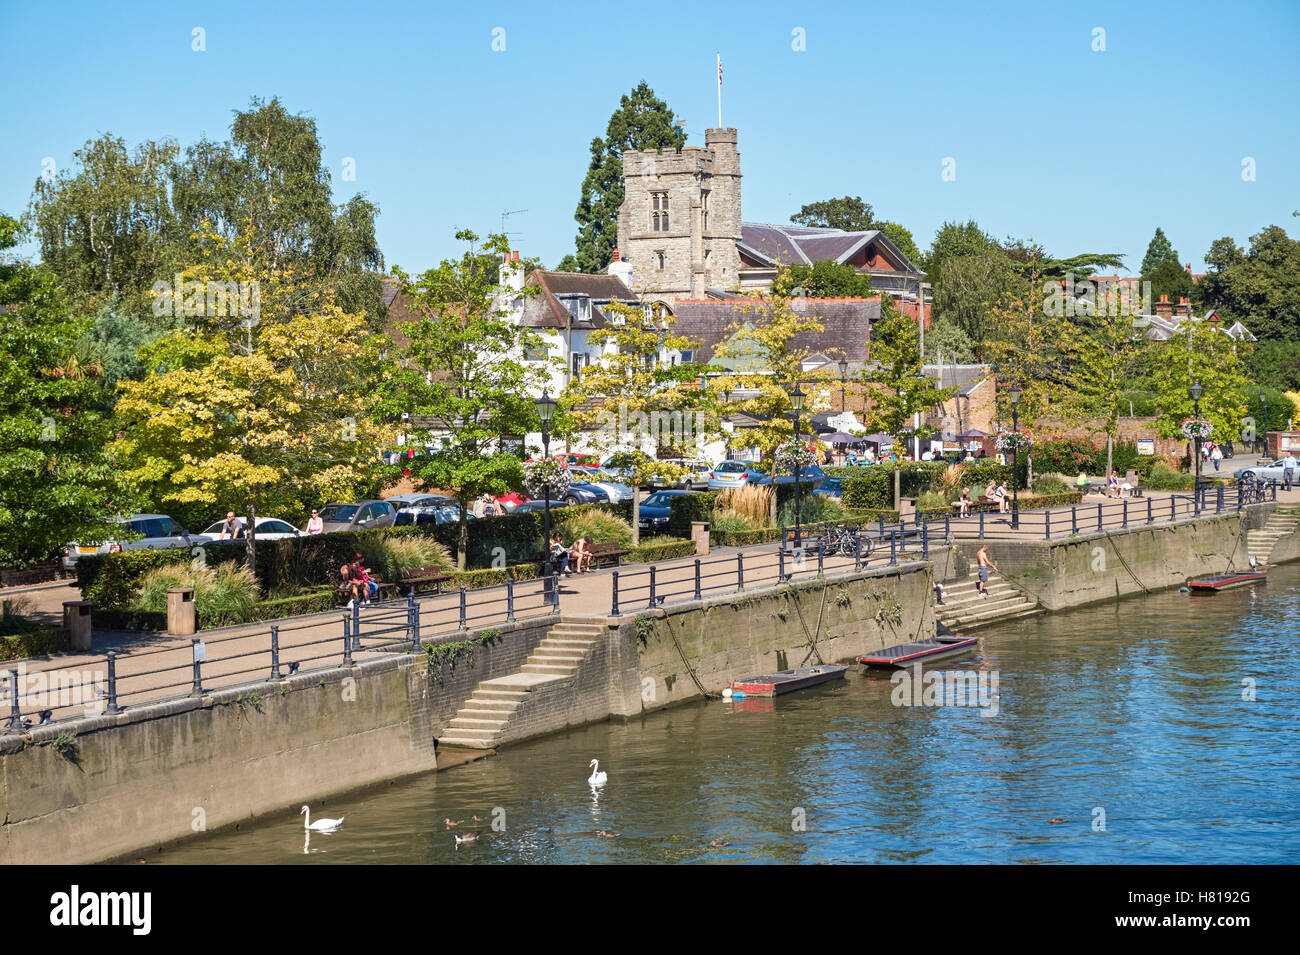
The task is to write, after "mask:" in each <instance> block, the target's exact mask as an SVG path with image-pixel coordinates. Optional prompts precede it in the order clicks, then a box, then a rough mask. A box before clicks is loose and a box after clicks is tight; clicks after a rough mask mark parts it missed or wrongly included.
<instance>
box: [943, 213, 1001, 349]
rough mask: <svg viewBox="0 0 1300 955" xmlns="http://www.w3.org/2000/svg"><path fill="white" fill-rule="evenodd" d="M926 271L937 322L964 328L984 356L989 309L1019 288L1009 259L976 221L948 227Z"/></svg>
mask: <svg viewBox="0 0 1300 955" xmlns="http://www.w3.org/2000/svg"><path fill="white" fill-rule="evenodd" d="M926 270H927V271H928V273H929V276H930V281H931V283H932V285H933V287H934V299H933V301H934V312H933V320H934V321H935V322H936V323H937V322H940V321H942V322H945V323H949V324H951V325H953V326H955V327H956V328H958V329H960V330H961V331H962V332H963V333H964V334H965V335H966V337H967V339H968V340H969V341H970V342H971V343H972V346H973V347H974V349H975V351H976V354H980V349H981V345H982V343H983V341H984V326H985V321H986V319H987V317H988V314H989V310H990V309H991V308H992V306H993V303H995V302H997V301H998V300H999V299H1000V298H1002V297H1003V296H1004V295H1005V294H1006V293H1007V292H1008V291H1009V290H1010V289H1011V288H1012V286H1013V285H1014V284H1015V283H1016V270H1015V268H1014V267H1013V265H1012V262H1011V259H1010V257H1009V256H1008V255H1007V253H1006V252H1005V251H1004V250H1003V248H1002V247H1001V246H1000V245H999V244H998V242H997V240H996V239H994V238H993V237H992V236H991V235H989V234H988V233H986V232H984V231H983V230H981V229H980V227H979V225H978V224H976V223H975V221H974V220H970V221H967V222H965V223H957V222H945V223H944V224H943V225H942V226H941V227H940V228H939V231H938V232H936V233H935V237H934V244H933V246H932V248H931V250H930V255H929V257H928V259H927V262H926Z"/></svg>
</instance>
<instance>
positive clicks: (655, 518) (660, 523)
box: [637, 490, 695, 534]
mask: <svg viewBox="0 0 1300 955" xmlns="http://www.w3.org/2000/svg"><path fill="white" fill-rule="evenodd" d="M694 493H695V491H680V490H679V491H655V492H654V493H653V494H651V495H650V496H649V497H647V498H646V499H645V500H644V501H642V502H641V508H640V514H639V517H640V520H638V521H637V525H638V526H639V527H640V529H641V533H642V534H662V533H663V532H664V531H666V530H668V517H669V515H670V514H671V513H672V511H671V507H672V499H673V498H675V497H684V496H685V495H687V494H694Z"/></svg>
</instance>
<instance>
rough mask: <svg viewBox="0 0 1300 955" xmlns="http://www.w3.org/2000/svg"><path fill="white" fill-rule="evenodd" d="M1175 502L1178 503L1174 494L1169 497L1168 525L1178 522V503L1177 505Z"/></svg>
mask: <svg viewBox="0 0 1300 955" xmlns="http://www.w3.org/2000/svg"><path fill="white" fill-rule="evenodd" d="M1177 501H1178V496H1177V495H1176V494H1170V495H1169V523H1170V524H1172V523H1173V522H1174V521H1176V520H1178V503H1177Z"/></svg>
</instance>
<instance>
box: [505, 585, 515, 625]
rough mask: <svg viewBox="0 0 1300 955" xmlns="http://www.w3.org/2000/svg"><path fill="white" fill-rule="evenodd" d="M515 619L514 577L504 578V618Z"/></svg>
mask: <svg viewBox="0 0 1300 955" xmlns="http://www.w3.org/2000/svg"><path fill="white" fill-rule="evenodd" d="M514 619H515V579H514V578H513V577H507V578H506V620H509V621H512V622H513V621H514Z"/></svg>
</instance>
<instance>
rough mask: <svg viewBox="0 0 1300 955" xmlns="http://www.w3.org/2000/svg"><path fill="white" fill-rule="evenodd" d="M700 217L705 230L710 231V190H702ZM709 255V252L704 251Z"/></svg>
mask: <svg viewBox="0 0 1300 955" xmlns="http://www.w3.org/2000/svg"><path fill="white" fill-rule="evenodd" d="M700 218H701V219H702V220H703V222H702V228H703V230H704V231H705V232H708V231H709V190H707V189H702V190H701V191H700ZM704 254H705V255H708V253H707V252H706V253H704Z"/></svg>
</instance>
